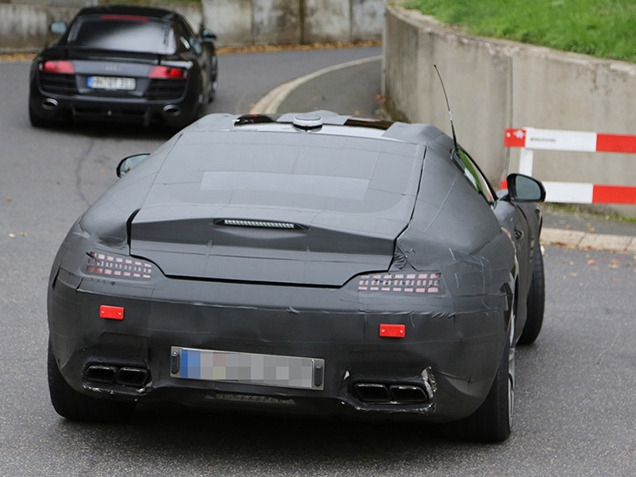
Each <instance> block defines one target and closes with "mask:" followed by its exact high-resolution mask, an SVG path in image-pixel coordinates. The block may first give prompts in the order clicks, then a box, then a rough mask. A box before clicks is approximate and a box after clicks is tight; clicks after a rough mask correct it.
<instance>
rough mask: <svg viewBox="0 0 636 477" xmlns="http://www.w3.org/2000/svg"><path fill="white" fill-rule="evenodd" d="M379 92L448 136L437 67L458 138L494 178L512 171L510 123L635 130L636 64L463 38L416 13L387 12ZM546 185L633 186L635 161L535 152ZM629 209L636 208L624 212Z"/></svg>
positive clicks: (401, 114) (398, 112)
mask: <svg viewBox="0 0 636 477" xmlns="http://www.w3.org/2000/svg"><path fill="white" fill-rule="evenodd" d="M383 48H384V76H383V91H384V94H385V100H386V107H387V109H388V111H389V113H390V114H391V116H392V117H393V118H394V119H401V120H405V121H409V122H430V123H433V124H435V125H437V126H438V127H441V128H442V129H444V130H445V131H447V132H450V126H449V119H448V113H447V110H446V104H445V102H444V96H443V92H442V88H441V86H440V83H439V79H438V78H437V75H436V73H435V70H434V68H433V65H434V64H437V66H438V68H439V70H440V72H441V74H442V77H443V79H444V84H445V86H446V91H447V93H448V96H449V100H450V103H451V108H452V112H453V119H454V122H455V129H456V132H457V136H458V139H459V142H460V143H461V144H462V145H463V146H464V147H465V148H466V149H467V150H469V151H470V152H471V154H472V155H473V156H474V157H475V159H476V160H477V161H478V162H479V163H480V165H482V166H483V168H484V171H485V173H486V174H487V175H488V177H489V178H490V179H491V180H492V181H493V182H498V181H499V179H500V178H501V177H503V176H505V175H506V174H507V173H508V172H515V171H517V170H518V169H517V167H518V157H519V152H518V151H519V150H518V149H513V150H508V149H506V148H504V147H503V132H504V129H505V128H506V127H535V128H540V129H563V130H574V131H591V132H602V133H612V134H636V114H635V113H634V111H633V106H632V102H631V98H632V97H633V94H634V91H636V65H634V64H630V63H623V62H618V61H609V60H602V59H595V58H590V57H587V56H583V55H577V54H570V53H563V52H558V51H553V50H549V49H547V48H539V47H534V46H530V45H524V44H518V43H513V42H507V41H499V40H491V39H485V38H475V37H470V36H467V35H464V34H461V33H459V32H457V31H455V30H453V29H451V28H448V27H446V26H444V25H440V24H439V23H438V22H436V21H435V20H434V19H433V18H431V17H427V16H424V15H422V14H420V13H419V12H417V11H414V10H406V9H403V8H401V7H399V6H389V7H388V8H387V12H386V23H385V33H384V39H383ZM534 157H535V161H534V165H535V166H534V173H533V174H534V175H535V176H536V177H537V178H539V179H542V180H546V181H548V180H549V181H564V182H588V183H590V182H591V183H599V184H600V183H606V184H616V185H636V156H634V155H628V154H599V153H596V154H595V153H563V152H545V151H542V152H539V151H535V154H534ZM630 208H631V209H634V208H633V207H631V206H630Z"/></svg>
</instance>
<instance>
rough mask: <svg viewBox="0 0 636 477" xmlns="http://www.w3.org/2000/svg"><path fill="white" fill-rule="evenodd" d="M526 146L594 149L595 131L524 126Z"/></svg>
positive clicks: (588, 150) (584, 150)
mask: <svg viewBox="0 0 636 477" xmlns="http://www.w3.org/2000/svg"><path fill="white" fill-rule="evenodd" d="M526 147H527V148H531V149H546V150H551V151H583V152H594V151H596V133H595V132H579V131H558V130H552V129H534V128H526Z"/></svg>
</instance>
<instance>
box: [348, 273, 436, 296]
mask: <svg viewBox="0 0 636 477" xmlns="http://www.w3.org/2000/svg"><path fill="white" fill-rule="evenodd" d="M441 276H442V275H441V273H439V272H434V273H419V272H415V273H377V274H373V275H362V276H360V277H359V279H358V291H361V292H375V293H378V292H379V293H427V294H437V293H441V290H440V287H441Z"/></svg>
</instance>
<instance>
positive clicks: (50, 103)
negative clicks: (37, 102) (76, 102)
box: [42, 98, 59, 111]
mask: <svg viewBox="0 0 636 477" xmlns="http://www.w3.org/2000/svg"><path fill="white" fill-rule="evenodd" d="M58 106H59V104H58V102H57V100H56V99H53V98H46V99H45V100H44V101H42V109H46V110H47V111H55V110H56V109H57V107H58Z"/></svg>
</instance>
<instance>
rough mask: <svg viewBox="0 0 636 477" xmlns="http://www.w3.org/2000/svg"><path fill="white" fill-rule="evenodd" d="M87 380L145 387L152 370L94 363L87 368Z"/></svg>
mask: <svg viewBox="0 0 636 477" xmlns="http://www.w3.org/2000/svg"><path fill="white" fill-rule="evenodd" d="M85 377H86V381H89V382H92V383H101V384H119V385H121V386H130V387H136V388H139V387H143V386H144V385H145V384H146V383H147V382H148V381H149V378H150V371H148V370H147V369H144V368H135V367H129V366H121V367H119V366H108V365H100V364H93V365H90V366H89V367H88V368H86V374H85Z"/></svg>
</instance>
